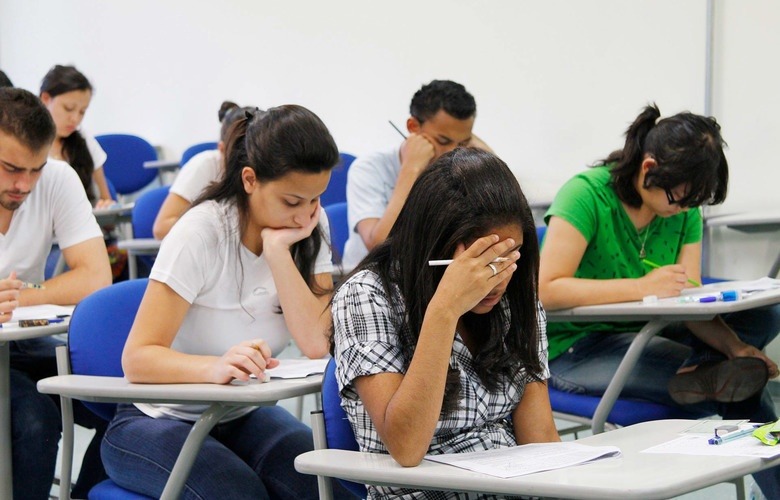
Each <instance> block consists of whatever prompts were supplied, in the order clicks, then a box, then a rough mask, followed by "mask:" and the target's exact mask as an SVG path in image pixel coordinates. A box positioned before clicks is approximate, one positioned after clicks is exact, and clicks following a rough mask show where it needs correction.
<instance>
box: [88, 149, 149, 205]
mask: <svg viewBox="0 0 780 500" xmlns="http://www.w3.org/2000/svg"><path fill="white" fill-rule="evenodd" d="M95 139H97V141H98V143H100V147H102V148H103V149H104V150H105V151H106V154H107V155H108V159H107V160H106V163H105V165H103V171H104V172H105V174H106V178H108V179H111V182H112V183H113V184H114V187H115V188H116V192H117V193H119V194H122V195H126V194H130V193H135V192H136V191H140V190H141V189H143V188H144V187H146V186H148V185H149V184H151V182H152V181H153V180H154V179H155V178H156V177H157V171H156V170H154V169H149V168H144V162H146V161H154V160H156V159H157V151H155V149H154V147H153V146H152V145H151V144H149V143H148V142H147V141H146V140H145V139H142V138H141V137H138V136H135V135H129V134H107V135H99V136H97V137H95Z"/></svg>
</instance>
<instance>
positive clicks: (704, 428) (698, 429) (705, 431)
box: [682, 420, 747, 438]
mask: <svg viewBox="0 0 780 500" xmlns="http://www.w3.org/2000/svg"><path fill="white" fill-rule="evenodd" d="M745 422H747V420H697V421H696V423H695V424H693V425H692V426H691V427H689V428H688V429H685V430H684V431H683V432H682V434H701V435H706V436H707V438H711V437H712V436H714V435H715V427H720V426H722V425H736V426H739V425H740V424H744V423H745Z"/></svg>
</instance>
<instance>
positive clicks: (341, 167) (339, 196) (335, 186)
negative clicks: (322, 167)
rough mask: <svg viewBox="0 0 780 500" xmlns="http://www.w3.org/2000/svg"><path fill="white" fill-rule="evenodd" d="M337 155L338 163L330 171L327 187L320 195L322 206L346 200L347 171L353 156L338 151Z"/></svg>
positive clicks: (353, 158)
mask: <svg viewBox="0 0 780 500" xmlns="http://www.w3.org/2000/svg"><path fill="white" fill-rule="evenodd" d="M339 157H340V158H341V159H340V160H339V164H338V165H336V166H335V167H334V168H333V170H332V171H331V174H330V183H329V184H328V188H327V189H326V190H325V192H324V193H322V196H320V205H322V206H323V207H325V206H328V205H333V204H334V203H341V202H342V201H347V173H348V172H349V167H350V166H351V165H352V162H353V161H355V157H354V156H352V155H351V154H349V153H339Z"/></svg>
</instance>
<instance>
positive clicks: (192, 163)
mask: <svg viewBox="0 0 780 500" xmlns="http://www.w3.org/2000/svg"><path fill="white" fill-rule="evenodd" d="M254 109H255V108H254V107H243V108H242V107H240V106H239V105H238V104H236V103H234V102H230V101H225V102H223V103H222V105H221V106H220V107H219V112H218V113H217V116H218V117H219V122H220V123H221V124H222V126H221V127H220V132H219V142H218V143H217V149H212V150H210V151H203V152H201V153H198V154H196V155H195V156H193V157H192V158H191V159H190V160H189V161H188V162H187V163H186V164H185V165H182V168H181V171H180V172H179V174H178V175H177V176H176V180H175V181H174V182H173V184H172V185H171V190H170V192H169V193H168V196H167V197H166V198H165V201H164V202H163V204H162V206H161V207H160V211H159V212H158V213H157V218H156V219H155V220H154V227H153V228H152V231H153V232H154V237H155V238H157V239H158V240H161V239H163V238H165V236H166V235H167V234H168V232H170V230H171V227H173V225H174V224H175V223H176V221H177V220H179V218H180V217H181V216H182V215H183V214H184V212H186V211H187V210H188V209H189V208H190V207H191V206H192V204H193V202H194V201H195V200H196V199H197V198H198V196H199V195H200V194H201V193H202V192H203V191H204V190H205V189H206V188H207V187H208V186H209V184H211V183H212V182H217V181H218V180H219V179H220V178H221V177H222V172H224V168H223V167H222V158H223V155H224V153H225V139H226V138H227V133H228V130H230V126H231V125H232V124H233V123H234V122H235V121H236V120H238V119H239V118H241V117H243V116H244V113H245V112H246V111H251V110H254Z"/></svg>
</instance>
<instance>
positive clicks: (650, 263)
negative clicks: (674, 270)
mask: <svg viewBox="0 0 780 500" xmlns="http://www.w3.org/2000/svg"><path fill="white" fill-rule="evenodd" d="M642 263H643V264H644V265H646V266H650V267H652V268H653V269H658V268H660V267H661V265H660V264H656V263H655V262H653V261H650V260H647V259H642ZM688 283H690V284H691V285H693V286H701V283H699V282H698V281H696V280H692V279H690V278H688Z"/></svg>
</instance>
